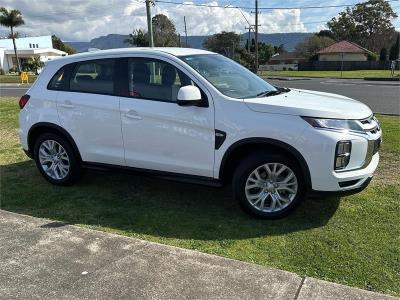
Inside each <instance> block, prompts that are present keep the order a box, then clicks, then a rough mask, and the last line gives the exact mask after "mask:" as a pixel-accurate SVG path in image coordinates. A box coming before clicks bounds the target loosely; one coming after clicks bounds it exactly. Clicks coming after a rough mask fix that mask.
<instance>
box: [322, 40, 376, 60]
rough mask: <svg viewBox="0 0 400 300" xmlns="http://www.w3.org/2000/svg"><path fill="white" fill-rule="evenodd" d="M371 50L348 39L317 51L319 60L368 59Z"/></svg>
mask: <svg viewBox="0 0 400 300" xmlns="http://www.w3.org/2000/svg"><path fill="white" fill-rule="evenodd" d="M369 53H371V51H369V50H367V49H365V48H363V47H361V46H359V45H357V44H355V43H352V42H348V41H340V42H337V43H335V44H332V45H330V46H329V47H326V48H324V49H322V50H320V51H318V52H317V55H318V60H319V61H366V60H367V59H368V54H369Z"/></svg>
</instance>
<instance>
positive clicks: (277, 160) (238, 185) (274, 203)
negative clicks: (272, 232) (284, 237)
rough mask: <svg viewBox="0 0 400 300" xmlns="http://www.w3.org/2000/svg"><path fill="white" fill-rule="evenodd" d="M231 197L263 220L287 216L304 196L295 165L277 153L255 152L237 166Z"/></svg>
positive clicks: (299, 174)
mask: <svg viewBox="0 0 400 300" xmlns="http://www.w3.org/2000/svg"><path fill="white" fill-rule="evenodd" d="M233 190H234V196H235V198H236V199H237V200H238V201H239V203H240V205H241V206H242V207H243V208H244V210H245V211H246V212H248V213H250V214H252V215H255V216H257V217H260V218H265V219H276V218H280V217H283V216H285V215H287V214H288V213H289V212H291V211H292V210H293V209H294V208H295V207H296V206H297V204H298V203H299V202H300V201H301V200H302V198H303V197H304V183H303V179H302V176H301V172H300V170H299V168H298V167H297V165H296V164H295V163H294V162H292V161H290V160H289V159H288V158H286V157H285V156H282V155H277V154H267V153H254V154H253V155H251V156H249V157H247V158H246V159H244V161H243V162H242V163H241V164H240V165H239V166H238V168H237V169H236V172H235V174H234V178H233Z"/></svg>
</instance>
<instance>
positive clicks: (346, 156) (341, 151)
mask: <svg viewBox="0 0 400 300" xmlns="http://www.w3.org/2000/svg"><path fill="white" fill-rule="evenodd" d="M350 155H351V142H350V141H339V142H338V143H337V144H336V152H335V170H341V169H344V168H346V167H347V165H348V164H349V161H350Z"/></svg>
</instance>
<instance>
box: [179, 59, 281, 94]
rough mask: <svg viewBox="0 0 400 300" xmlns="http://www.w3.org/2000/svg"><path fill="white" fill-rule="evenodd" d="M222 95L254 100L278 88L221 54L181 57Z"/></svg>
mask: <svg viewBox="0 0 400 300" xmlns="http://www.w3.org/2000/svg"><path fill="white" fill-rule="evenodd" d="M180 59H182V60H183V61H184V62H186V63H187V64H188V65H189V66H191V67H192V68H193V69H195V70H196V71H197V72H199V73H200V75H202V76H203V77H204V78H205V79H207V80H208V81H209V82H210V83H211V84H212V85H213V86H214V87H215V88H217V89H218V90H219V91H220V92H221V93H222V94H224V95H226V96H229V97H232V98H239V99H240V98H253V97H257V96H258V95H262V94H264V93H267V92H269V91H276V88H275V87H273V86H272V85H270V84H269V83H267V82H266V81H265V80H263V79H261V78H260V77H258V76H257V75H255V74H254V73H252V72H250V71H249V70H248V69H246V68H245V67H243V66H241V65H240V64H238V63H236V62H234V61H233V60H231V59H229V58H226V57H225V56H222V55H219V54H198V55H189V56H181V57H180Z"/></svg>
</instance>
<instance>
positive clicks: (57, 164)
mask: <svg viewBox="0 0 400 300" xmlns="http://www.w3.org/2000/svg"><path fill="white" fill-rule="evenodd" d="M39 162H40V165H41V167H42V169H43V171H44V172H45V173H46V175H47V176H49V177H50V178H52V179H55V180H63V179H64V178H65V177H67V175H68V173H69V170H70V161H69V157H68V154H67V151H65V149H64V147H63V146H61V144H60V143H58V142H56V141H54V140H45V141H43V142H42V143H41V145H40V147H39Z"/></svg>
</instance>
